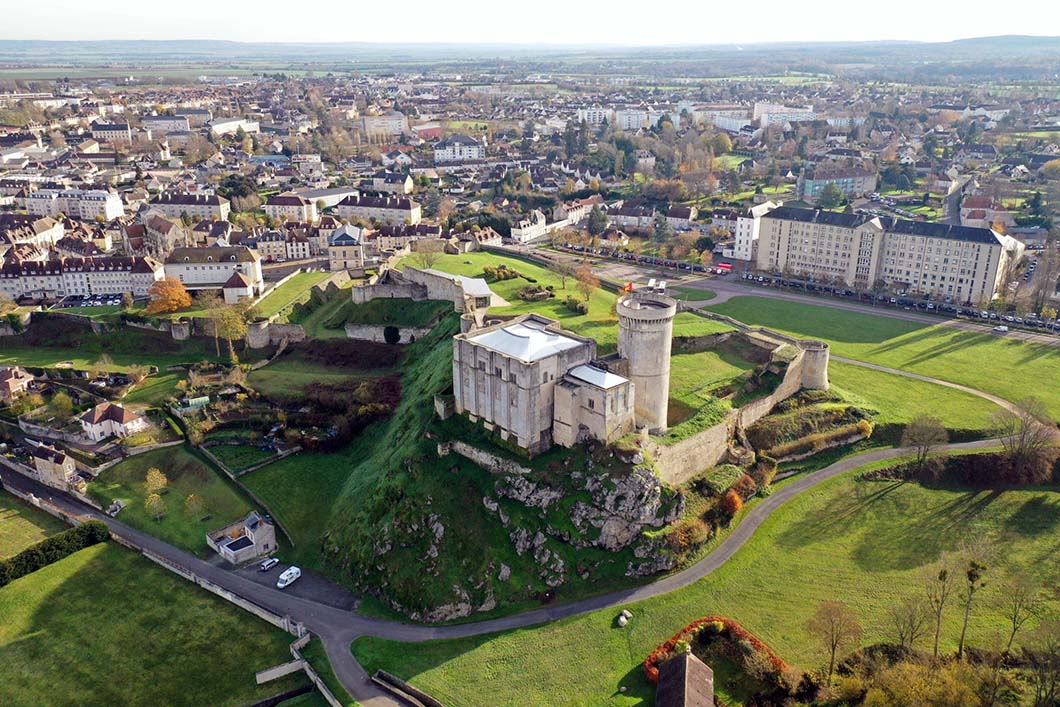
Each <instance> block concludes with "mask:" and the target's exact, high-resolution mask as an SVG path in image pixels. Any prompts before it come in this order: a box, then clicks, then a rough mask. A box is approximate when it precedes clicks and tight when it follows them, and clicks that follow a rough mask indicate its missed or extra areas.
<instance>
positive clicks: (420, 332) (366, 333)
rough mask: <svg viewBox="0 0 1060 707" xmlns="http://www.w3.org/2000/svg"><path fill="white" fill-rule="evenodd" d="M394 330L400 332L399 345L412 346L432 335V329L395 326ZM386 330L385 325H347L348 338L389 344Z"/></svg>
mask: <svg viewBox="0 0 1060 707" xmlns="http://www.w3.org/2000/svg"><path fill="white" fill-rule="evenodd" d="M394 328H395V329H397V330H398V337H399V338H398V342H397V343H399V344H411V343H412V342H414V341H416V340H417V339H422V338H423V337H425V336H427V334H430V333H431V327H414V326H395V327H394ZM386 329H387V327H386V326H383V325H373V324H347V325H346V338H347V339H357V340H358V341H374V342H376V343H379V344H385V343H387V341H386Z"/></svg>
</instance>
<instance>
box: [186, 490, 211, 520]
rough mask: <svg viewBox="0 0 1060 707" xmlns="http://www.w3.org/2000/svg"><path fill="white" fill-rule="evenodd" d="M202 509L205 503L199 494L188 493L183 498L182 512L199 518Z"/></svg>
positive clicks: (204, 507)
mask: <svg viewBox="0 0 1060 707" xmlns="http://www.w3.org/2000/svg"><path fill="white" fill-rule="evenodd" d="M204 510H206V504H205V503H203V500H202V496H200V495H199V494H197V493H192V494H188V497H187V498H185V499H184V512H185V513H187V514H188V515H189V516H190V517H192V518H199V517H201V516H202V513H203V511H204Z"/></svg>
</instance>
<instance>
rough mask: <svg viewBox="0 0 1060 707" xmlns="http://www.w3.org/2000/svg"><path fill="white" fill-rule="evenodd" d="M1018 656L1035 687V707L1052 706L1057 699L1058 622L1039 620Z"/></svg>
mask: <svg viewBox="0 0 1060 707" xmlns="http://www.w3.org/2000/svg"><path fill="white" fill-rule="evenodd" d="M1021 657H1022V662H1023V664H1024V665H1026V666H1027V668H1028V670H1027V674H1028V677H1029V679H1030V683H1031V686H1032V687H1033V688H1034V701H1033V703H1032V704H1033V705H1034V707H1055V706H1056V704H1057V703H1058V702H1060V621H1055V620H1054V621H1048V622H1044V623H1042V625H1041V626H1039V627H1038V630H1037V631H1035V634H1034V636H1033V638H1032V641H1031V646H1029V647H1028V646H1024V647H1023V650H1022V655H1021Z"/></svg>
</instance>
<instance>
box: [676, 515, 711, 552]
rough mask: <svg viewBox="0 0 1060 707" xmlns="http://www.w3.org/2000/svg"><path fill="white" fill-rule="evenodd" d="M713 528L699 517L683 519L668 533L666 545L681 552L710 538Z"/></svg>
mask: <svg viewBox="0 0 1060 707" xmlns="http://www.w3.org/2000/svg"><path fill="white" fill-rule="evenodd" d="M711 532H712V529H711V528H710V526H708V525H707V524H706V523H704V522H703V521H702V520H701V519H699V518H688V519H686V520H682V521H681V522H679V523H678V524H677V525H675V526H674V527H673V529H671V530H670V532H668V533H667V534H666V545H667V547H668V548H669V549H670V550H671V551H672V552H674V553H676V554H680V553H683V552H687V551H688V550H691V549H693V548H695V547H698V546H700V545H702V544H703V543H705V542H706V541H707V540H708V539H710V534H711Z"/></svg>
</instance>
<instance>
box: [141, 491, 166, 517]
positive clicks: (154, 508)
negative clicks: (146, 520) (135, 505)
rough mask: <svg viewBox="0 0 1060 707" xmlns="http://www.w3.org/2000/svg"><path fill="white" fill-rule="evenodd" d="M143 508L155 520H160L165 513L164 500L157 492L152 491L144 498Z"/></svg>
mask: <svg viewBox="0 0 1060 707" xmlns="http://www.w3.org/2000/svg"><path fill="white" fill-rule="evenodd" d="M144 509H146V510H147V512H148V513H150V514H151V515H152V516H153V517H154V519H155V520H162V518H163V517H164V516H165V515H166V502H165V501H163V500H162V497H161V496H159V495H158V494H157V493H152V494H149V495H148V496H147V498H146V499H144Z"/></svg>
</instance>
